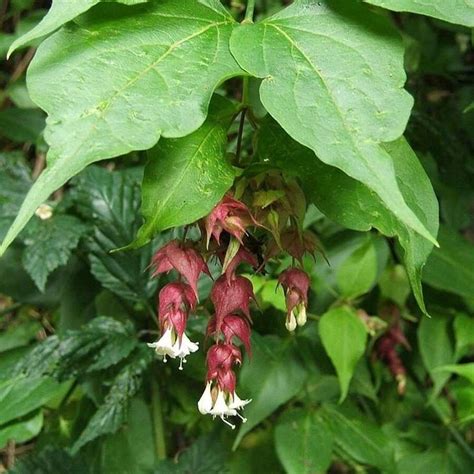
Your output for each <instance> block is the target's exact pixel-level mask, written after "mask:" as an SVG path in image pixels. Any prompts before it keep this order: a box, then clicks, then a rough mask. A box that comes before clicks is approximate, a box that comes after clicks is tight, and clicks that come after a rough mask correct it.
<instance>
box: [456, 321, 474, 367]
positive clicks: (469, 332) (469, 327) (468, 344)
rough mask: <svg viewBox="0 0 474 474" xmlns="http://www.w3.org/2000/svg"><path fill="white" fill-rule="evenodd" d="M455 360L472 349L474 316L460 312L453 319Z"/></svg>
mask: <svg viewBox="0 0 474 474" xmlns="http://www.w3.org/2000/svg"><path fill="white" fill-rule="evenodd" d="M454 336H455V340H456V360H459V359H460V358H461V357H463V356H465V355H467V354H468V353H469V352H470V351H473V350H474V317H472V316H468V315H467V314H464V313H460V314H458V315H457V316H456V318H455V320H454Z"/></svg>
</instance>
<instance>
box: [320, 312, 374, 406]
mask: <svg viewBox="0 0 474 474" xmlns="http://www.w3.org/2000/svg"><path fill="white" fill-rule="evenodd" d="M319 335H320V337H321V342H322V343H323V346H324V349H325V350H326V352H327V354H328V356H329V357H330V359H331V361H332V363H333V364H334V367H335V368H336V372H337V376H338V378H339V384H340V386H341V398H340V400H341V401H342V400H344V398H346V396H347V392H348V390H349V382H350V380H351V378H352V375H353V373H354V369H355V367H356V364H357V362H358V361H359V359H360V358H361V357H362V354H363V353H364V351H365V342H366V339H367V330H366V329H365V326H364V324H363V323H362V321H361V320H360V319H359V318H358V317H357V315H356V314H355V312H354V310H353V309H351V308H349V307H345V306H344V307H340V308H334V309H331V310H329V311H328V312H327V313H325V314H324V315H323V316H322V317H321V319H320V321H319Z"/></svg>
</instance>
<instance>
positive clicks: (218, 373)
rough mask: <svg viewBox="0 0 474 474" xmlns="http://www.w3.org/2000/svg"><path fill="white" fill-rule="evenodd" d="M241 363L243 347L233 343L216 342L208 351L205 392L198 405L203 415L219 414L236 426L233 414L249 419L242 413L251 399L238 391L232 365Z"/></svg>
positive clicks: (244, 420) (225, 420)
mask: <svg viewBox="0 0 474 474" xmlns="http://www.w3.org/2000/svg"><path fill="white" fill-rule="evenodd" d="M240 363H241V356H240V351H239V350H238V349H237V348H236V347H235V346H233V345H232V344H215V345H214V346H212V347H211V348H210V349H209V352H208V354H207V365H208V372H207V378H206V387H205V389H204V393H203V394H202V396H201V398H200V399H199V401H198V409H199V411H200V412H201V413H202V414H203V415H212V417H213V418H215V417H217V416H218V417H219V418H220V419H221V420H222V421H223V422H224V423H226V424H227V425H229V426H230V427H231V428H232V429H235V425H233V424H232V423H230V422H229V421H228V420H227V418H228V417H229V416H238V417H239V418H241V420H242V421H243V422H244V423H245V422H246V421H247V420H246V419H245V418H244V417H243V416H242V415H240V414H239V413H238V410H241V409H242V408H243V407H244V406H245V405H247V404H248V403H250V402H251V400H242V399H240V398H239V396H238V395H237V393H236V392H235V386H236V377H235V373H234V372H233V370H232V366H233V365H235V364H240Z"/></svg>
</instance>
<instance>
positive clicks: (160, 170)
mask: <svg viewBox="0 0 474 474" xmlns="http://www.w3.org/2000/svg"><path fill="white" fill-rule="evenodd" d="M234 113H235V107H234V106H233V105H232V103H230V102H228V101H226V100H225V99H224V98H222V97H221V96H217V95H216V96H215V97H214V99H213V102H212V104H211V110H210V112H209V118H208V120H206V122H205V123H204V124H203V125H202V127H201V128H199V129H198V130H197V131H196V132H194V133H192V134H191V135H188V136H187V137H184V138H175V139H172V138H169V139H163V140H160V142H159V143H158V145H157V146H156V147H155V148H153V149H152V150H150V151H149V152H148V164H147V166H146V168H145V175H144V178H143V186H142V214H143V216H144V217H145V224H144V225H143V227H141V229H140V230H139V232H138V236H137V239H136V241H135V242H134V245H133V246H134V247H138V246H140V245H143V244H145V243H147V242H148V241H149V240H150V239H151V238H152V237H154V236H155V235H156V234H157V233H158V232H160V231H162V230H164V229H169V228H171V227H177V226H181V225H184V224H190V223H191V222H194V221H196V220H197V219H200V218H201V217H203V216H204V215H206V214H208V213H209V212H210V211H211V210H212V208H213V207H214V206H215V204H217V202H218V201H219V200H220V199H221V198H222V196H223V195H224V193H225V192H226V191H227V190H228V189H229V188H230V187H231V186H232V183H233V181H234V178H235V172H234V169H233V168H232V166H231V164H230V163H229V162H228V160H227V159H226V145H227V128H228V127H227V125H228V123H229V122H230V120H229V119H230V118H232V116H233V115H234Z"/></svg>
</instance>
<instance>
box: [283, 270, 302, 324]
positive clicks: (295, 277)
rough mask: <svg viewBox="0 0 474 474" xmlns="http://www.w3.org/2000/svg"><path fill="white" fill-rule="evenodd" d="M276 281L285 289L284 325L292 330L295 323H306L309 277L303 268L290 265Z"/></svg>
mask: <svg viewBox="0 0 474 474" xmlns="http://www.w3.org/2000/svg"><path fill="white" fill-rule="evenodd" d="M278 283H279V284H281V286H282V287H283V289H284V291H285V301H286V309H287V318H286V327H287V329H288V330H289V331H294V330H295V329H296V325H298V326H303V325H304V324H306V307H307V306H308V290H309V287H310V279H309V276H308V275H307V273H306V272H304V271H303V270H300V269H299V268H294V267H291V268H288V269H287V270H285V271H284V272H283V273H282V274H281V275H280V277H279V278H278Z"/></svg>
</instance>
